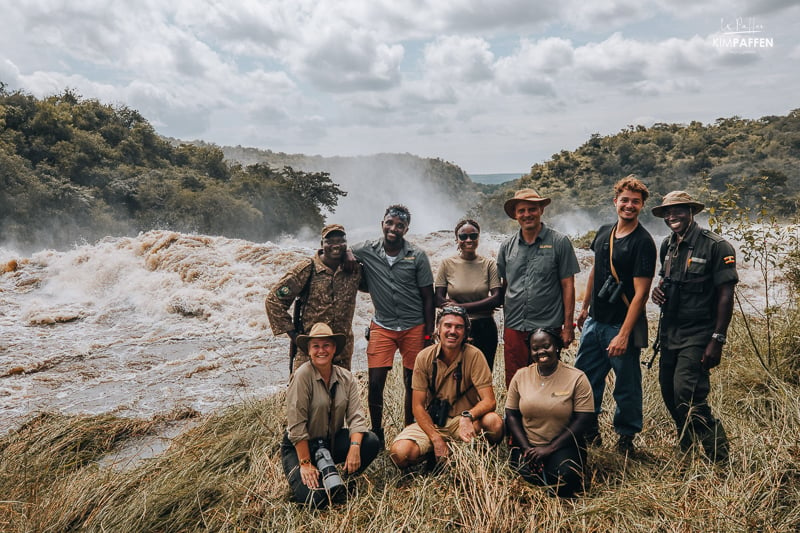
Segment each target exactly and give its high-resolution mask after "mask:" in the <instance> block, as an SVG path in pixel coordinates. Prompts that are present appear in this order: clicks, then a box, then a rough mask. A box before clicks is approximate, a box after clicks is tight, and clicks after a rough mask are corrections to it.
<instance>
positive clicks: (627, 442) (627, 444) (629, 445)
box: [617, 435, 636, 455]
mask: <svg viewBox="0 0 800 533" xmlns="http://www.w3.org/2000/svg"><path fill="white" fill-rule="evenodd" d="M617 451H618V452H619V453H621V454H622V455H633V454H634V453H635V452H636V448H635V447H634V446H633V435H620V436H619V440H618V441H617Z"/></svg>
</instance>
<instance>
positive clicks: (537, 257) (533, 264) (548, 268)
mask: <svg viewBox="0 0 800 533" xmlns="http://www.w3.org/2000/svg"><path fill="white" fill-rule="evenodd" d="M530 269H531V272H533V273H534V274H552V273H554V272H555V271H556V254H555V251H554V250H553V249H552V248H546V249H544V250H542V249H540V250H539V252H538V253H536V254H534V255H533V257H531V259H530Z"/></svg>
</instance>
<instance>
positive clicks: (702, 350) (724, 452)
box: [652, 191, 739, 462]
mask: <svg viewBox="0 0 800 533" xmlns="http://www.w3.org/2000/svg"><path fill="white" fill-rule="evenodd" d="M703 207H704V205H703V204H701V203H700V202H696V201H695V200H694V199H692V197H691V196H689V194H688V193H686V192H684V191H673V192H671V193H669V194H667V195H666V196H665V197H664V200H663V201H662V203H661V205H659V206H656V207H654V208H653V215H655V216H657V217H660V218H663V219H664V223H665V224H666V225H667V226H668V227H669V229H670V230H672V234H671V235H670V236H669V237H667V238H665V239H664V242H663V243H661V251H660V257H661V271H660V272H659V276H661V282H660V283H659V285H658V286H657V287H655V288H654V289H653V295H652V297H653V302H654V303H656V304H658V305H660V306H661V312H662V321H661V360H660V363H659V372H658V381H659V383H660V385H661V395H662V397H663V398H664V403H665V404H666V406H667V410H668V411H669V414H670V415H671V416H672V418H673V420H674V421H675V426H676V428H677V430H678V439H679V442H680V446H681V448H682V449H683V450H684V451H686V450H688V449H689V448H690V447H691V445H692V443H693V440H695V439H697V440H698V441H699V442H700V444H702V446H703V449H704V450H705V452H706V455H707V456H708V458H709V459H711V460H712V461H717V462H726V461H727V460H728V439H727V436H726V435H725V429H724V428H723V427H722V423H721V422H720V421H719V420H718V419H716V418H714V415H713V414H712V413H711V407H710V406H709V405H708V403H707V402H706V398H707V397H708V392H709V389H710V388H711V384H710V381H709V375H710V370H711V369H712V368H714V367H716V366H717V365H719V363H720V359H721V357H722V346H723V345H724V344H725V340H726V338H725V336H726V334H727V332H728V325H729V324H730V321H731V316H732V315H733V290H734V287H735V286H736V283H737V282H738V281H739V276H738V274H737V272H736V252H735V251H734V249H733V246H731V245H730V243H728V242H727V241H726V240H725V239H723V238H722V237H720V236H719V235H717V234H716V233H712V232H711V231H709V230H707V229H702V228H700V226H698V225H697V222H695V220H694V215H696V214H697V213H699V212H700V211H702V210H703Z"/></svg>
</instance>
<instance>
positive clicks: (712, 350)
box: [700, 339, 722, 370]
mask: <svg viewBox="0 0 800 533" xmlns="http://www.w3.org/2000/svg"><path fill="white" fill-rule="evenodd" d="M721 359H722V344H720V343H719V342H717V341H716V340H714V339H711V340H710V341H709V342H708V344H707V345H706V349H705V351H704V352H703V359H701V360H700V364H701V365H703V370H711V369H712V368H714V367H715V366H718V365H719V362H720V360H721Z"/></svg>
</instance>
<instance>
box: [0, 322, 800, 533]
mask: <svg viewBox="0 0 800 533" xmlns="http://www.w3.org/2000/svg"><path fill="white" fill-rule="evenodd" d="M737 331H739V328H737V327H736V324H734V326H733V328H732V332H733V335H731V337H732V341H731V343H730V344H729V347H728V348H727V350H726V355H725V358H724V362H723V365H722V366H721V368H719V369H717V370H715V371H714V373H713V376H712V383H713V384H712V387H713V392H712V395H711V398H710V402H711V405H712V406H713V408H714V410H715V412H716V414H717V415H718V416H719V417H720V418H721V419H722V420H723V421H724V423H725V427H726V429H727V431H728V434H729V436H730V438H731V444H732V463H731V466H730V467H729V468H727V469H726V468H721V467H718V466H712V465H710V464H708V463H707V462H706V461H705V460H704V459H703V457H702V454H701V453H697V454H690V455H688V456H686V457H682V456H680V455H679V454H678V453H677V449H676V445H675V444H676V443H675V435H674V429H673V428H672V422H671V420H670V419H669V418H668V415H667V413H666V410H665V409H664V408H663V406H662V404H661V399H660V393H659V390H658V383H657V370H656V369H655V368H654V369H653V370H651V371H649V372H646V373H645V375H644V393H645V405H644V410H645V429H644V431H643V432H642V433H641V434H640V435H639V437H638V438H637V442H636V443H637V446H638V449H639V452H638V454H637V456H636V458H634V459H629V458H628V459H626V458H624V457H622V456H620V455H618V454H617V453H616V452H615V451H614V450H613V444H614V436H613V432H612V429H611V425H610V415H611V413H610V412H606V413H604V414H603V415H602V417H601V429H602V431H603V436H604V440H605V441H606V443H607V444H606V445H605V447H602V448H592V449H591V450H590V455H589V461H590V465H589V472H590V476H591V487H590V489H589V490H588V492H587V493H586V494H585V495H584V496H582V497H579V498H576V499H574V500H559V499H555V498H551V497H549V496H547V494H546V493H545V491H544V490H542V489H541V488H537V487H533V486H530V485H528V484H526V483H525V482H524V481H522V480H521V479H520V478H519V477H517V476H516V475H514V474H513V473H512V472H511V471H510V470H509V469H508V467H507V465H506V459H507V456H508V450H507V448H506V447H505V445H501V446H498V447H494V448H492V447H488V446H487V445H485V444H484V443H482V442H475V443H472V444H470V445H459V446H456V447H455V448H454V452H453V458H452V460H451V462H450V464H449V466H448V468H446V469H445V470H444V471H443V472H441V473H440V474H438V475H426V474H422V473H412V474H403V473H401V472H400V471H398V470H397V469H396V468H395V467H394V466H393V465H392V464H391V462H390V460H389V458H388V457H387V456H386V454H381V455H380V456H379V457H378V459H377V460H376V461H375V463H373V465H372V466H371V467H370V468H369V469H368V470H367V472H366V473H365V474H364V475H362V476H360V477H359V478H358V480H357V482H356V491H355V493H354V494H353V496H352V497H351V498H350V500H349V501H348V503H346V504H343V505H339V506H334V507H333V508H332V509H329V510H324V511H309V510H306V509H304V508H301V507H298V506H296V505H294V504H292V503H290V502H289V499H288V496H289V490H288V485H287V484H286V482H285V480H284V477H283V473H282V471H281V466H280V460H279V455H280V454H279V447H280V440H281V436H282V432H283V428H284V414H283V411H284V406H283V401H284V395H283V394H278V395H276V396H274V397H271V398H266V399H264V400H262V401H258V402H252V403H246V404H242V405H237V406H233V407H231V408H229V409H227V410H225V411H223V412H220V413H218V414H215V415H213V416H209V417H206V418H204V419H202V420H200V422H199V423H198V424H196V425H195V426H194V427H193V428H191V429H189V430H188V431H186V432H185V433H183V434H181V435H180V436H179V437H177V438H175V439H174V440H173V441H172V443H171V446H170V447H169V448H168V449H167V450H166V451H165V452H163V453H161V454H160V455H158V456H156V457H153V458H149V459H143V460H140V461H138V462H136V463H134V464H132V465H128V466H127V467H124V468H122V467H120V465H116V466H115V465H114V457H115V455H114V454H115V453H117V452H118V451H119V450H120V449H121V448H123V447H125V446H131V445H133V444H135V443H136V442H139V441H140V440H141V439H144V438H147V436H148V435H152V434H153V433H156V432H158V431H159V427H160V424H162V423H163V420H129V419H120V418H115V417H113V416H95V417H64V416H58V415H41V416H38V417H35V418H33V419H31V420H30V421H29V422H28V423H26V424H25V425H24V426H23V427H20V428H19V429H17V430H16V431H14V432H12V433H10V434H8V435H6V436H5V437H3V438H2V440H0V530H2V531H8V532H32V531H36V532H39V531H54V532H55V531H59V532H60V531H115V532H119V531H122V532H127V531H137V532H139V531H164V532H173V531H204V530H209V531H230V532H241V531H367V532H369V531H375V532H384V531H415V532H417V531H420V532H424V531H431V532H433V531H436V532H440V531H464V530H468V531H475V532H484V531H531V532H532V531H598V532H599V531H602V532H614V531H659V532H661V531H663V532H690V531H764V532H773V531H774V532H789V531H797V530H798V529H800V469H799V468H798V463H799V462H800V442H798V435H800V387H798V385H797V381H798V380H797V379H791V378H793V377H794V378H796V376H794V375H791V374H785V375H783V376H780V375H768V374H767V373H766V372H765V371H764V370H763V369H762V368H760V367H759V365H757V364H755V363H754V361H753V356H752V354H751V353H749V352H748V347H747V343H746V340H745V339H743V338H739V335H737V333H736V332H737ZM792 334H793V333H787V335H788V337H789V338H788V339H787V340H786V341H785V344H784V345H782V347H786V348H787V349H789V350H796V349H797V346H798V344H799V343H798V342H797V337H796V335H795V338H794V342H793V343H792V342H791V336H792ZM573 352H574V350H573ZM790 356H791V357H790ZM786 357H787V360H789V359H792V358H796V357H797V352H796V351H795V352H794V353H788V352H787V355H786ZM566 359H567V360H568V361H571V359H572V357H571V355H569V354H567V356H566ZM498 360H499V361H500V362H502V357H499V358H498ZM501 364H502V363H501ZM790 367H791V368H797V366H793V367H792V366H791V365H789V366H788V367H787V368H790ZM398 370H399V369H397V368H396V369H395V370H394V371H393V372H392V374H391V378H390V383H389V384H388V385H387V391H391V392H389V394H388V398H387V400H388V406H387V407H388V408H387V415H386V416H387V417H388V418H389V421H388V422H389V423H388V424H387V433H388V435H387V437H391V436H393V435H394V433H396V432H397V431H398V430H399V429H400V425H401V421H402V409H401V402H400V400H401V398H400V394H399V391H400V390H401V383H400V372H399V371H398ZM495 374H496V376H497V379H496V386H497V390H498V396H499V403H500V405H502V403H503V399H504V398H503V394H504V391H503V390H502V389H503V387H502V385H501V381H502V377H501V376H502V368H498V369H496V370H495ZM362 379H363V377H362ZM605 401H606V402H608V403H605V406H606V408H607V410H608V411H611V410H613V404H612V403H610V402H611V399H610V396H609V397H607V398H606V400H605ZM364 402H365V404H366V399H365V398H364Z"/></svg>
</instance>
